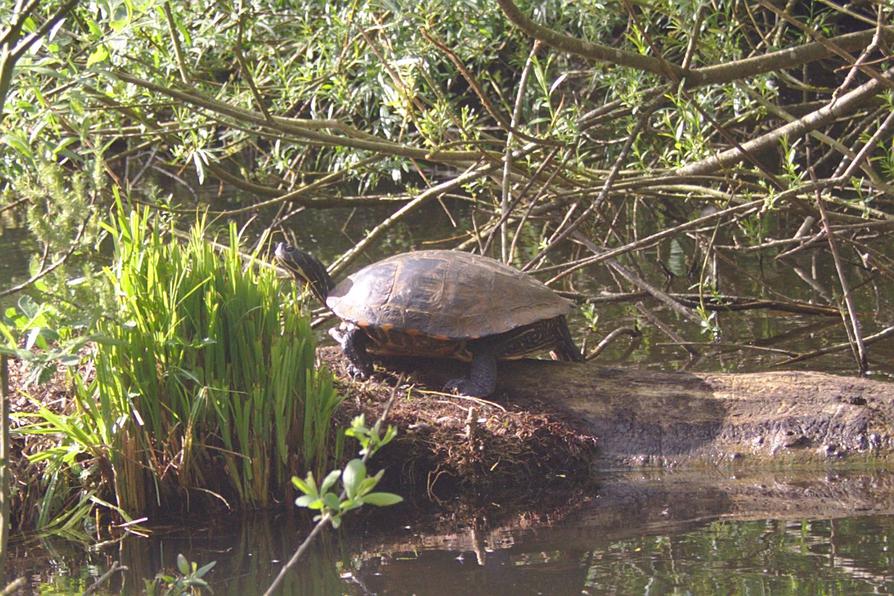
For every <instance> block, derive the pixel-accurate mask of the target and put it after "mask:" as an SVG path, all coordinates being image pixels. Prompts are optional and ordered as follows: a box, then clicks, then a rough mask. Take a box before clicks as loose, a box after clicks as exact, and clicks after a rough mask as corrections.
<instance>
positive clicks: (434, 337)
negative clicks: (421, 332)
mask: <svg viewBox="0 0 894 596" xmlns="http://www.w3.org/2000/svg"><path fill="white" fill-rule="evenodd" d="M432 338H433V339H436V340H438V341H450V338H449V337H447V336H446V335H432Z"/></svg>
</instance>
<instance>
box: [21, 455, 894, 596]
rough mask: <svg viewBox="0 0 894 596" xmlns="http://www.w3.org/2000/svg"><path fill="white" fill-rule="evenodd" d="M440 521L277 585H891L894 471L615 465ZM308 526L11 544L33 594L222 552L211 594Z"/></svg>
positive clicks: (346, 536)
mask: <svg viewBox="0 0 894 596" xmlns="http://www.w3.org/2000/svg"><path fill="white" fill-rule="evenodd" d="M443 517H444V516H441V518H440V519H434V518H433V517H428V518H426V517H423V518H422V519H417V520H416V521H410V522H409V523H408V519H411V518H408V517H407V516H406V512H404V513H401V512H399V511H391V512H389V514H388V515H387V516H384V517H383V516H382V515H377V516H375V518H373V517H371V516H367V517H365V518H364V517H362V516H361V517H357V518H355V519H354V521H353V523H349V524H347V526H346V527H344V529H343V530H342V531H341V532H339V533H337V534H335V533H329V534H328V535H326V536H325V538H324V539H323V540H321V541H319V542H318V543H317V544H316V545H315V547H314V549H313V550H312V551H311V552H310V554H309V555H308V557H307V558H306V559H305V560H304V561H303V563H302V564H301V565H300V566H299V569H298V571H297V572H296V573H295V574H293V575H291V576H290V577H289V580H288V582H287V584H286V588H285V589H284V591H283V593H288V594H321V595H327V594H433V595H445V596H446V595H453V594H507V595H509V594H603V593H618V594H666V593H684V594H871V593H891V592H892V591H894V561H892V552H891V548H892V547H894V475H891V474H889V473H883V472H875V473H867V472H834V473H833V472H829V473H824V474H817V473H794V472H788V473H775V474H761V475H749V476H745V477H736V476H734V475H732V474H722V473H719V472H717V471H714V472H712V473H707V474H705V473H701V474H697V475H695V474H692V475H683V474H660V475H656V476H654V477H648V476H642V475H625V476H618V477H614V478H606V479H605V480H604V481H603V482H602V483H601V486H599V487H596V488H595V489H594V490H592V491H590V492H589V493H587V494H585V495H582V496H580V497H578V498H577V499H576V500H575V502H572V503H561V504H557V505H554V506H551V507H544V508H543V510H541V511H533V512H532V511H530V510H528V511H526V512H513V511H512V510H508V509H506V508H505V507H497V506H495V505H492V506H488V507H484V508H482V509H480V510H479V511H477V512H475V513H474V514H472V515H468V516H462V518H461V519H456V520H445V519H444V518H443ZM305 532H306V529H304V528H302V527H300V526H299V525H297V524H296V522H295V520H294V519H291V518H289V517H287V516H255V517H252V518H248V519H232V520H217V521H215V522H213V523H206V524H205V525H203V526H202V527H201V528H194V529H188V528H185V527H183V526H179V527H177V528H175V529H172V528H170V527H160V528H158V529H157V530H156V531H155V532H154V534H153V536H151V537H149V538H131V539H128V540H126V541H124V542H122V543H120V544H115V545H107V546H106V547H104V548H99V549H96V550H95V551H94V552H90V553H85V552H84V551H83V550H81V549H78V548H75V547H74V545H72V544H71V543H66V542H63V541H60V540H54V541H45V542H44V543H43V544H38V543H32V544H31V545H27V546H26V545H18V547H17V549H18V550H15V549H14V554H17V555H19V557H18V558H17V559H16V560H15V567H14V571H15V572H17V573H18V574H21V575H25V576H27V577H29V578H30V580H31V586H32V587H33V589H34V590H35V591H41V592H42V593H45V594H51V593H76V592H78V591H80V590H82V589H83V588H84V587H86V586H88V585H90V584H91V583H92V582H93V581H94V580H95V579H96V577H98V576H99V575H101V574H102V573H104V571H105V570H107V569H108V568H109V566H110V565H111V564H112V563H113V562H114V561H118V562H120V563H121V564H124V565H125V566H127V567H128V568H129V570H128V571H126V572H124V573H123V574H119V575H117V576H116V578H115V579H114V580H112V581H110V582H109V583H108V584H106V585H105V587H104V590H101V591H100V593H128V594H130V593H137V592H139V591H140V588H141V585H142V578H145V577H152V576H154V574H155V573H156V572H157V571H158V570H159V569H161V568H162V567H167V568H168V569H169V570H170V569H173V568H174V565H175V557H176V555H177V553H183V554H185V555H186V556H187V557H188V558H189V559H190V560H194V561H197V562H199V563H200V564H204V563H208V562H210V561H217V565H216V567H215V568H214V569H213V570H212V572H211V573H210V574H209V575H208V576H207V579H208V581H209V582H210V584H211V585H212V587H213V588H214V592H215V593H216V594H234V595H235V594H255V593H260V592H262V591H263V589H264V588H265V587H266V586H267V585H269V583H270V582H271V581H272V578H273V577H274V575H275V574H276V572H277V571H278V569H279V567H280V566H281V564H282V561H283V559H284V558H286V557H287V554H288V553H290V552H291V551H292V550H293V549H294V548H295V547H296V546H297V544H298V543H299V541H300V539H301V537H302V536H303V535H304V533H305ZM26 549H27V550H29V551H30V552H28V556H27V557H23V555H25V550H26Z"/></svg>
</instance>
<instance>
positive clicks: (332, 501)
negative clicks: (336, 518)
mask: <svg viewBox="0 0 894 596" xmlns="http://www.w3.org/2000/svg"><path fill="white" fill-rule="evenodd" d="M323 505H324V506H325V507H326V508H327V509H332V510H337V509H338V497H337V496H336V495H335V493H326V494H325V495H323Z"/></svg>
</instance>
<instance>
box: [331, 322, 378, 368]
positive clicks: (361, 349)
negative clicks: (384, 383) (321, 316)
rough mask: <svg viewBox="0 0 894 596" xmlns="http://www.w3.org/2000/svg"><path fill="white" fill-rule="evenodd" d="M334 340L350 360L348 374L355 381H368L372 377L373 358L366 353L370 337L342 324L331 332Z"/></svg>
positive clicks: (361, 331) (354, 326) (353, 326)
mask: <svg viewBox="0 0 894 596" xmlns="http://www.w3.org/2000/svg"><path fill="white" fill-rule="evenodd" d="M329 335H331V336H332V339H334V340H335V341H337V342H338V345H340V346H341V351H342V352H343V353H344V355H345V357H346V358H347V359H348V362H349V363H350V364H348V374H349V375H351V377H352V378H354V379H368V378H369V377H371V376H372V372H373V363H372V358H370V356H369V354H368V353H367V351H366V348H367V346H368V345H369V336H368V335H366V333H365V332H364V331H363V330H362V329H360V328H359V327H357V326H356V325H349V324H347V323H342V324H341V325H339V326H338V327H333V328H332V329H330V330H329Z"/></svg>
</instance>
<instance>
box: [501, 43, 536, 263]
mask: <svg viewBox="0 0 894 596" xmlns="http://www.w3.org/2000/svg"><path fill="white" fill-rule="evenodd" d="M540 45H541V44H540V41H535V42H534V45H533V47H532V48H531V53H530V54H528V59H527V60H526V61H525V67H524V68H523V69H522V72H521V79H520V80H519V82H518V92H517V93H516V95H515V107H514V108H513V110H512V120H511V121H510V122H509V132H508V133H507V134H506V149H505V150H504V151H503V180H502V183H501V184H500V187H501V188H500V190H501V196H500V218H501V221H500V259H501V260H502V261H503V262H504V263H507V262H509V238H508V234H509V224H508V221H507V220H508V217H509V203H510V200H511V197H510V186H511V184H510V182H511V180H510V177H509V175H510V174H511V173H512V144H513V143H514V141H515V135H514V133H513V131H514V130H515V129H516V128H517V127H518V123H519V121H520V120H521V113H522V107H524V98H525V89H526V88H527V86H528V76H529V75H530V74H531V67H532V66H533V65H534V59H535V58H536V57H537V52H538V51H540Z"/></svg>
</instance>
